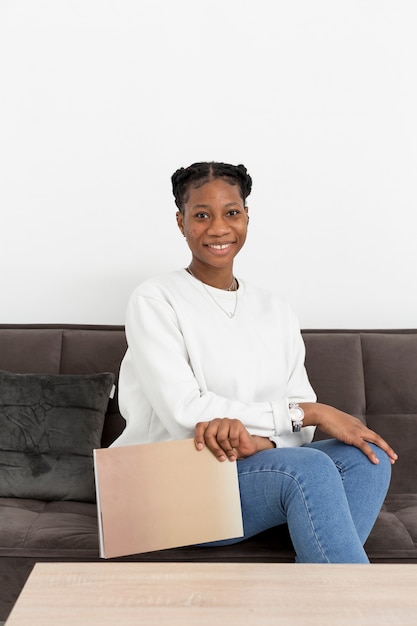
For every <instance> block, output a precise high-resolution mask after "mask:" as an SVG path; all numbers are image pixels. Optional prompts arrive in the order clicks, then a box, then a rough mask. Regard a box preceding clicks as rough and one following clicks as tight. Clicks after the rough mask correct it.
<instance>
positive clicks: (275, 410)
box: [114, 163, 396, 563]
mask: <svg viewBox="0 0 417 626" xmlns="http://www.w3.org/2000/svg"><path fill="white" fill-rule="evenodd" d="M172 187H173V193H174V196H175V203H176V206H177V208H178V211H177V214H176V217H177V223H178V227H179V229H180V231H181V232H182V233H183V235H184V236H185V237H186V240H187V243H188V246H189V248H190V251H191V262H190V263H189V265H188V266H187V267H186V268H183V269H180V270H177V271H173V272H169V273H167V274H164V275H161V276H158V277H156V278H152V279H148V280H146V281H145V282H144V283H142V284H141V285H139V287H137V289H136V290H135V291H134V293H133V295H132V297H131V300H130V302H129V306H128V310H127V315H126V336H127V342H128V350H127V352H126V355H125V357H124V359H123V362H122V365H121V370H120V380H119V405H120V410H121V413H122V415H123V416H124V418H125V419H126V428H125V430H124V432H123V433H122V435H121V436H120V437H119V439H118V440H117V441H116V442H115V444H114V445H131V444H137V443H147V442H154V441H167V440H170V439H185V438H190V437H193V438H194V441H195V446H196V448H197V450H202V449H203V448H204V447H207V448H208V449H209V450H210V451H211V452H212V453H213V455H214V456H215V457H216V458H217V459H218V460H219V461H220V462H224V461H227V460H228V461H230V462H237V465H238V468H237V469H238V476H239V487H240V496H241V504H242V516H243V526H244V536H245V537H250V536H252V535H255V534H257V533H259V532H262V531H263V530H266V529H267V528H271V527H274V526H277V525H280V524H284V523H287V524H288V528H289V531H290V534H291V538H292V540H293V543H294V547H295V550H296V553H297V560H298V561H300V562H332V563H336V562H342V563H343V562H348V563H349V562H351V563H367V562H368V559H367V556H366V554H365V551H364V549H363V544H364V542H365V540H366V538H367V536H368V534H369V532H370V531H371V528H372V526H373V524H374V522H375V519H376V517H377V515H378V513H379V510H380V508H381V505H382V502H383V500H384V498H385V495H386V492H387V489H388V485H389V480H390V474H391V472H390V467H391V463H394V462H395V459H396V454H395V452H394V451H393V450H392V448H391V447H390V446H389V445H388V444H387V442H386V441H384V440H383V439H382V438H381V437H380V436H379V435H377V433H375V432H374V431H372V430H370V429H368V428H366V427H365V426H364V425H363V424H362V422H360V421H359V420H358V419H356V418H354V417H352V416H351V415H348V414H346V413H343V412H342V411H338V410H337V409H334V408H333V407H330V406H327V405H323V404H318V403H316V396H315V393H314V391H313V389H312V388H311V385H310V382H309V380H308V377H307V373H306V370H305V367H304V357H305V349H304V344H303V341H302V338H301V333H300V330H299V326H298V322H297V319H296V317H295V315H294V314H293V312H292V311H291V309H290V307H289V306H288V305H287V304H286V303H285V302H283V301H282V299H281V298H279V297H278V296H276V295H275V294H272V293H270V292H268V291H266V290H264V289H260V288H259V287H257V286H255V285H252V284H250V283H248V282H246V281H244V280H242V279H241V278H239V279H238V278H236V277H235V276H234V273H233V262H234V259H235V257H236V255H237V254H238V252H239V250H241V248H242V246H243V245H244V243H245V240H246V236H247V229H248V220H249V217H248V207H247V204H246V199H247V197H248V195H249V193H250V191H251V187H252V179H251V177H250V176H249V174H248V173H247V171H246V168H245V167H244V166H243V165H238V166H233V165H228V164H224V163H196V164H194V165H191V166H190V167H188V168H181V169H179V170H177V171H176V172H175V173H174V174H173V176H172ZM315 426H320V429H321V431H322V432H324V433H326V434H327V435H329V436H330V437H331V439H328V440H326V441H316V442H312V439H313V435H314V430H315ZM346 444H348V445H346ZM166 469H167V471H169V467H167V468H166ZM204 488H205V486H204V485H201V489H202V490H204ZM240 540H241V538H236V539H232V540H228V542H229V543H231V542H234V541H240Z"/></svg>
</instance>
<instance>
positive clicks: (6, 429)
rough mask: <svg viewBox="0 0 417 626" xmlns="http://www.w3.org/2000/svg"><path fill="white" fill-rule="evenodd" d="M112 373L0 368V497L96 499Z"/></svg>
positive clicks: (112, 381) (91, 500)
mask: <svg viewBox="0 0 417 626" xmlns="http://www.w3.org/2000/svg"><path fill="white" fill-rule="evenodd" d="M114 378H115V377H114V374H110V373H103V374H91V375H56V376H52V375H49V374H12V373H9V372H0V497H7V498H32V499H35V500H80V501H84V502H94V500H95V487H94V470H93V449H94V448H100V442H101V434H102V431H103V424H104V418H105V414H106V409H107V404H108V401H109V396H110V394H111V390H112V387H113V383H114Z"/></svg>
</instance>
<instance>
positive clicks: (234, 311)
mask: <svg viewBox="0 0 417 626" xmlns="http://www.w3.org/2000/svg"><path fill="white" fill-rule="evenodd" d="M186 271H187V272H188V273H189V274H191V276H192V277H193V278H195V279H196V280H198V282H200V283H201V284H202V285H203V287H204V289H205V290H206V292H207V293H208V295H209V296H210V298H211V299H212V300H213V302H214V304H216V305H217V306H218V307H219V309H220V310H221V311H223V313H224V314H225V315H227V317H230V318H232V317H234V316H235V313H236V309H237V280H236V278H235V277H234V276H233V280H232V284H231V285H230V287H229V288H228V289H226V290H225V291H234V293H235V306H234V309H233V311H226V309H224V308H223V307H222V306H221V304H219V303H218V302H217V300H216V298H215V297H214V296H213V294H212V293H211V292H210V290H209V289H208V288H207V285H206V284H205V283H203V281H202V280H200V279H199V278H197V276H195V275H194V274H193V273H192V271H191V270H190V268H189V267H187V268H186ZM235 285H236V287H235V289H234V290H233V287H234V286H235Z"/></svg>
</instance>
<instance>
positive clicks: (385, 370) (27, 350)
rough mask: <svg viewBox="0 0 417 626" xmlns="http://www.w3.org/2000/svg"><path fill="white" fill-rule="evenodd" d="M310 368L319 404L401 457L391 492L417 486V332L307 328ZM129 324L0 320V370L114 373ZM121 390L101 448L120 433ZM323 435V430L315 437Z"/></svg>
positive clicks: (111, 407)
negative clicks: (355, 420) (358, 424)
mask: <svg viewBox="0 0 417 626" xmlns="http://www.w3.org/2000/svg"><path fill="white" fill-rule="evenodd" d="M303 337H304V342H305V345H306V368H307V372H308V375H309V378H310V381H311V384H312V386H313V388H314V389H315V391H316V393H317V397H318V401H319V402H323V403H324V404H331V405H333V406H336V407H337V408H339V409H341V410H342V411H346V412H347V413H351V414H353V415H355V416H356V417H359V418H360V419H362V420H363V421H364V422H365V423H366V424H367V425H368V426H369V427H370V428H372V429H374V430H376V431H377V432H379V433H380V434H381V435H382V436H383V437H384V438H385V439H387V441H389V442H390V443H391V445H392V446H393V448H394V449H395V450H396V451H397V452H398V454H399V457H400V458H399V460H398V462H397V463H396V464H395V466H394V471H393V478H392V483H391V490H393V491H395V492H397V493H402V492H407V491H410V481H411V480H412V481H413V484H417V455H416V453H415V449H416V445H417V330H393V331H388V330H383V331H373V330H364V331H358V330H346V331H338V330H305V331H303ZM126 347H127V346H126V339H125V334H124V328H123V326H81V325H66V326H58V325H48V326H46V325H29V326H23V325H4V324H3V325H0V370H6V371H10V372H16V373H47V374H89V373H99V372H113V373H114V374H115V375H116V380H117V377H118V373H119V367H120V362H121V360H122V358H123V355H124V353H125V351H126ZM123 428H124V420H123V418H122V417H121V415H120V412H119V408H118V403H117V393H116V395H115V398H114V399H113V400H111V401H110V402H109V406H108V410H107V415H106V420H105V425H104V431H103V437H102V445H103V446H108V445H109V444H110V443H111V442H112V441H114V439H116V437H117V436H118V435H119V434H120V433H121V431H122V430H123ZM321 436H322V435H321V434H320V433H319V432H318V433H317V437H318V438H320V437H321Z"/></svg>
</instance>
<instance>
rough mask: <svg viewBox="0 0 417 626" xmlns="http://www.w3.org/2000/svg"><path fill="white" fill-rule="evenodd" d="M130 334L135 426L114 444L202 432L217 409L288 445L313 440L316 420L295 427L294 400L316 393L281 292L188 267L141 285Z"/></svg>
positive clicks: (128, 369) (130, 412)
mask: <svg viewBox="0 0 417 626" xmlns="http://www.w3.org/2000/svg"><path fill="white" fill-rule="evenodd" d="M236 298H237V303H236ZM235 307H236V312H235V315H234V316H233V317H229V316H228V315H227V312H230V313H233V311H234V309H235ZM126 336H127V342H128V350H127V352H126V355H125V357H124V359H123V361H122V365H121V369H120V380H119V404H120V411H121V413H122V415H123V417H124V418H125V420H126V428H125V430H124V431H123V433H122V434H121V436H120V437H119V438H118V439H117V440H116V442H115V443H114V444H113V445H131V444H136V443H148V442H153V441H166V440H170V439H184V438H187V437H193V436H194V427H195V425H196V423H197V422H200V421H208V420H211V419H214V418H216V417H220V418H221V417H229V418H237V419H240V420H241V421H242V422H243V424H245V426H246V428H247V429H248V431H249V432H250V433H251V434H253V435H261V436H264V437H270V436H275V437H278V445H279V446H282V447H288V446H300V445H303V444H304V443H308V442H310V441H311V440H312V438H313V434H314V427H311V426H310V427H305V428H302V430H301V432H300V433H293V432H292V424H291V419H290V416H289V412H288V404H289V402H315V401H316V396H315V394H314V391H313V390H312V388H311V386H310V383H309V381H308V378H307V373H306V371H305V368H304V357H305V349H304V343H303V340H302V337H301V333H300V330H299V326H298V322H297V320H296V318H295V316H294V314H293V313H292V311H291V310H290V308H289V307H288V306H287V305H286V304H285V303H284V302H283V300H282V299H281V298H279V297H278V296H276V295H274V294H271V293H269V292H268V291H265V290H263V289H260V288H258V287H254V286H252V285H249V284H246V283H245V282H244V281H243V280H240V279H239V289H238V291H236V292H228V291H224V290H221V289H215V288H214V287H208V286H207V285H204V284H203V283H201V282H200V281H199V280H197V279H196V278H193V277H192V276H190V274H188V272H187V271H185V270H184V269H181V270H178V271H175V272H171V273H168V274H164V275H162V276H159V277H156V278H153V279H150V280H147V281H145V282H143V283H142V284H141V285H139V287H137V288H136V290H135V291H134V292H133V294H132V297H131V299H130V302H129V305H128V309H127V315H126Z"/></svg>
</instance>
